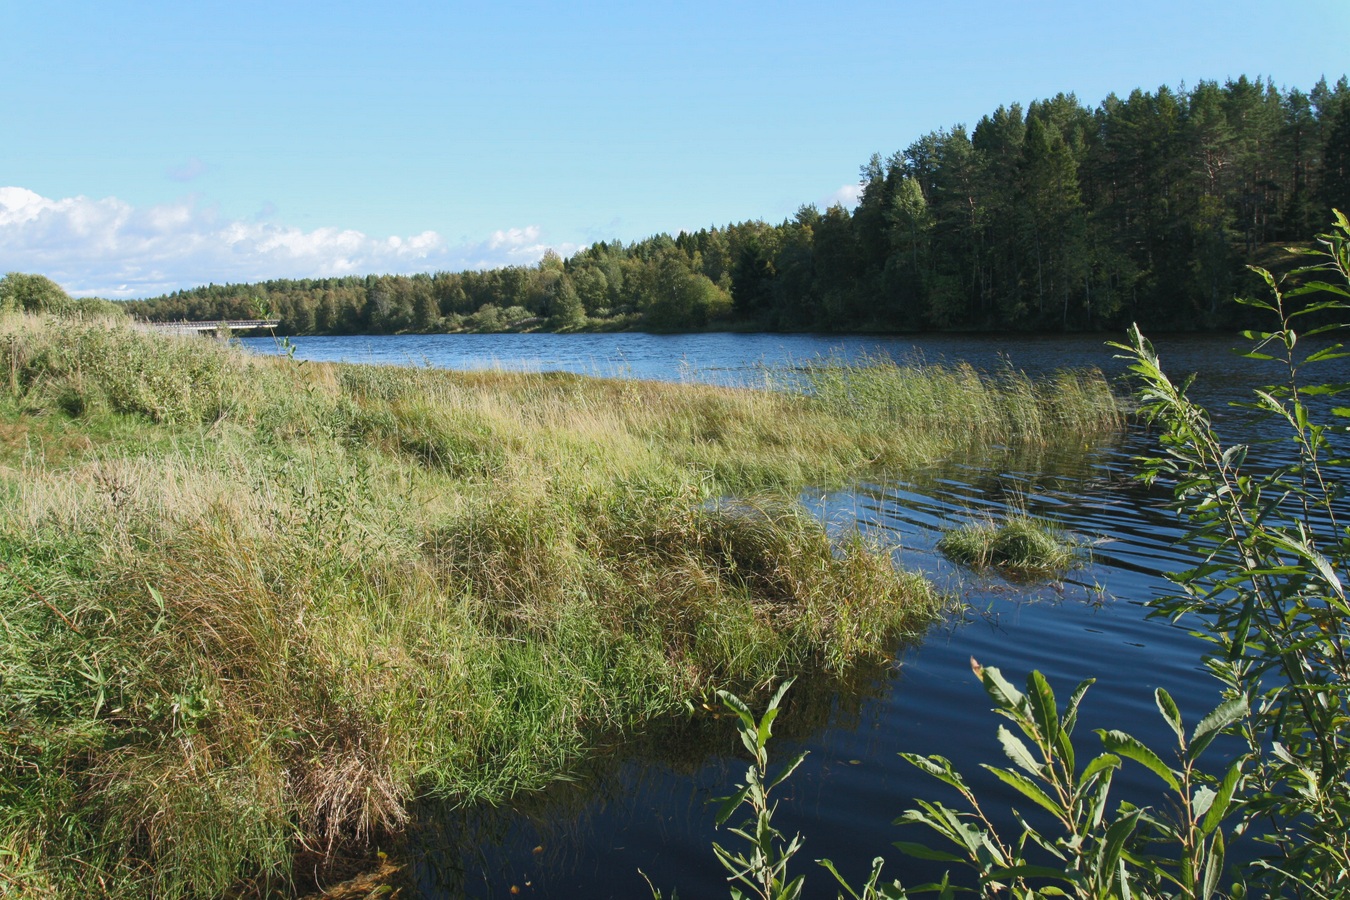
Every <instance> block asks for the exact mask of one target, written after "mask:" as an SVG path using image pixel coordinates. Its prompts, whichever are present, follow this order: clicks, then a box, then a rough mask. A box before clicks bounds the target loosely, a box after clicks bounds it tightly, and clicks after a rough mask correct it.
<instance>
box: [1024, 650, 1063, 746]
mask: <svg viewBox="0 0 1350 900" xmlns="http://www.w3.org/2000/svg"><path fill="white" fill-rule="evenodd" d="M1027 697H1028V698H1030V700H1031V714H1032V715H1033V716H1034V717H1035V720H1036V728H1037V730H1038V731H1039V732H1040V734H1041V739H1042V740H1043V741H1044V742H1045V745H1046V746H1047V747H1053V746H1054V744H1055V743H1056V741H1057V739H1058V737H1059V710H1058V709H1057V708H1056V706H1055V692H1054V691H1053V690H1051V688H1050V682H1048V681H1046V680H1045V676H1044V675H1042V674H1041V672H1040V670H1039V669H1032V670H1031V674H1030V675H1028V676H1027Z"/></svg>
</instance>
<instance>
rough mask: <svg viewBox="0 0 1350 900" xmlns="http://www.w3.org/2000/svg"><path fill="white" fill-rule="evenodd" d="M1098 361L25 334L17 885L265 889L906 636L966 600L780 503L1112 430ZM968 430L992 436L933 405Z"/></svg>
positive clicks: (127, 891) (1, 823)
mask: <svg viewBox="0 0 1350 900" xmlns="http://www.w3.org/2000/svg"><path fill="white" fill-rule="evenodd" d="M1073 377H1074V379H1075V383H1077V384H1079V385H1080V386H1081V395H1080V400H1081V402H1082V404H1083V405H1084V408H1083V409H1077V408H1076V407H1075V408H1073V409H1071V407H1073V403H1074V402H1078V401H1072V400H1071V399H1066V398H1065V396H1064V393H1063V392H1056V391H1048V392H1047V391H1042V390H1041V389H1040V388H1039V387H1036V386H1031V385H1030V383H1024V384H1014V383H1012V382H1009V381H1007V380H999V379H995V380H993V381H992V382H991V381H988V380H985V379H980V378H978V377H974V376H972V375H970V374H969V373H966V372H964V371H961V372H957V373H955V374H953V373H950V372H948V371H947V370H941V369H931V368H930V369H927V370H924V371H923V372H920V373H913V372H909V371H907V370H905V369H902V368H899V367H890V368H887V367H884V366H869V367H858V368H854V369H849V370H835V371H832V372H831V373H830V378H831V379H833V381H832V384H835V385H840V386H843V387H847V386H849V385H852V386H853V387H852V389H853V390H854V392H855V393H857V394H858V395H859V396H866V397H871V398H880V397H884V396H886V395H887V394H888V393H889V392H893V391H896V390H907V391H909V390H912V391H920V390H924V391H927V393H926V394H925V395H924V396H925V399H924V402H923V403H922V404H920V405H918V406H916V407H911V406H907V405H905V404H904V403H902V402H900V399H899V398H894V399H892V400H890V401H887V403H888V404H889V405H887V406H884V407H883V406H879V405H877V404H879V403H881V401H880V400H878V399H873V400H869V401H867V403H863V404H862V405H858V404H854V403H851V402H844V401H842V400H839V399H837V398H836V397H835V396H834V395H831V394H829V393H828V392H826V391H821V390H817V391H815V392H814V393H800V392H798V393H794V392H784V391H746V390H732V389H726V388H717V387H706V386H680V385H669V384H655V383H645V382H619V381H604V380H597V379H589V378H583V377H578V376H571V375H549V374H545V375H539V374H534V375H520V374H507V373H500V372H487V373H451V372H442V371H431V370H424V369H412V368H406V369H400V368H375V367H364V366H346V365H320V364H311V363H295V362H292V361H288V360H285V359H275V358H267V359H263V358H255V357H250V356H248V355H246V354H244V353H242V352H239V351H237V350H234V349H231V348H228V347H226V346H223V345H220V344H217V343H214V342H211V341H209V340H204V339H198V338H187V339H183V338H166V337H162V336H155V335H150V334H144V333H140V332H137V331H134V330H132V329H130V328H128V327H126V326H125V325H119V324H116V323H111V322H110V323H100V322H76V321H67V320H61V319H55V318H50V317H37V316H31V315H11V316H9V317H6V318H3V319H0V630H3V634H4V640H3V641H0V684H3V686H4V690H3V692H2V693H0V896H3V895H15V896H38V895H42V896H46V895H54V896H88V895H99V896H114V897H132V896H147V895H153V896H157V897H189V896H221V895H223V894H226V893H228V892H231V891H234V892H235V893H261V892H266V890H268V889H270V888H271V887H275V886H278V885H280V886H285V885H287V884H288V883H290V879H291V878H292V877H293V873H292V861H293V860H294V859H295V858H296V856H297V854H298V853H299V852H301V851H305V852H306V853H310V854H312V855H317V856H319V857H323V856H325V855H327V854H330V853H335V852H336V851H337V850H339V849H340V848H342V847H344V846H350V845H352V844H353V843H355V844H360V843H362V842H365V841H368V840H371V839H374V838H376V837H379V836H382V835H389V834H395V833H397V832H399V831H400V830H401V829H403V828H404V827H405V826H406V824H407V821H408V815H409V812H408V811H409V808H410V804H411V802H412V801H413V800H414V799H417V798H437V799H440V800H443V801H445V802H449V803H453V804H466V803H472V802H478V801H493V802H495V801H500V800H502V799H504V798H507V797H509V796H511V795H513V794H516V793H519V792H521V791H530V790H536V789H538V788H541V787H542V786H544V785H546V784H548V783H549V782H550V781H552V780H555V779H557V778H559V777H562V776H564V775H566V774H567V773H568V772H569V771H570V770H571V769H573V768H574V767H575V766H577V765H578V763H579V761H580V760H582V759H584V757H585V755H586V754H587V753H588V750H589V748H591V747H593V746H595V745H596V744H597V743H599V742H601V741H612V740H614V739H615V736H616V735H622V734H623V733H625V732H626V731H629V730H632V729H636V728H640V727H642V726H643V724H644V723H647V722H651V721H653V720H655V719H657V718H659V717H662V716H668V715H670V714H672V713H674V712H676V711H678V710H680V709H682V708H683V704H684V702H685V701H686V700H689V699H699V698H705V697H708V696H711V694H712V692H713V691H714V690H716V689H717V688H721V687H736V688H739V689H753V688H754V687H756V686H761V685H766V684H769V683H771V682H772V681H774V680H776V679H779V678H781V677H783V676H785V675H788V674H790V673H796V672H799V671H808V672H810V671H814V672H817V673H821V674H823V675H825V676H830V675H831V673H833V675H835V676H839V677H846V676H847V674H848V672H849V671H850V670H851V669H852V668H853V667H855V666H857V665H858V664H859V663H861V662H867V661H873V662H874V661H876V660H881V659H885V658H887V656H888V655H889V654H890V653H892V652H893V651H894V648H895V646H896V645H897V643H898V642H899V641H900V640H902V639H903V638H904V636H906V635H917V634H920V633H921V632H922V631H923V629H924V628H925V627H926V625H927V623H928V622H929V621H931V619H932V617H933V616H934V615H935V614H936V612H937V610H938V609H939V607H940V606H941V603H942V598H940V597H939V596H938V595H937V594H936V593H935V592H934V590H933V589H932V588H931V586H930V585H929V584H928V583H927V582H926V581H924V580H923V579H922V578H921V577H919V576H916V575H910V574H906V573H903V572H897V571H896V570H895V569H894V567H893V565H892V562H891V557H890V554H889V552H888V548H885V547H879V546H874V545H872V544H870V543H869V542H867V541H866V540H864V539H863V538H861V537H859V536H857V535H845V536H843V537H842V538H838V539H832V538H831V537H830V536H829V535H828V534H827V533H826V532H825V530H824V528H823V527H822V525H821V524H820V523H819V522H817V521H816V520H815V519H813V518H812V517H810V516H809V515H807V514H806V513H805V512H804V511H803V510H802V509H801V508H800V507H798V506H797V505H796V504H795V503H793V502H791V501H790V500H789V499H787V498H788V497H790V496H791V493H792V492H794V491H796V490H798V489H800V487H802V486H803V485H806V484H808V483H810V484H831V483H834V484H837V483H841V482H843V481H844V480H845V479H847V478H849V477H852V476H855V475H859V474H861V473H863V472H865V471H869V470H876V469H878V468H892V469H904V468H909V467H918V466H923V465H926V464H928V463H931V462H932V461H934V460H936V459H938V458H940V457H942V456H945V455H950V454H953V453H959V452H967V451H969V450H972V449H977V448H980V447H983V446H985V445H986V444H988V443H998V444H1001V445H1008V446H1025V447H1054V446H1058V445H1060V444H1064V445H1072V446H1081V445H1082V444H1083V443H1084V442H1085V441H1088V442H1091V441H1094V440H1096V439H1098V438H1100V437H1102V436H1104V435H1107V434H1110V433H1112V432H1113V431H1114V430H1115V429H1117V428H1118V427H1119V425H1120V421H1121V418H1120V416H1121V414H1120V411H1119V409H1118V408H1117V407H1116V406H1115V405H1114V401H1113V400H1112V399H1111V394H1110V391H1109V390H1108V388H1107V386H1106V385H1105V383H1104V382H1103V381H1102V379H1101V378H1100V377H1099V376H1096V377H1093V376H1081V375H1080V376H1073ZM843 387H841V390H842V389H843ZM844 396H847V394H845V395H844ZM869 403H870V404H872V405H870V406H869V405H868V404H869ZM1010 410H1013V411H1014V412H1010ZM1032 413H1035V417H1034V419H1033V418H1031V414H1032ZM976 415H980V416H982V417H984V418H985V419H987V421H989V422H995V421H997V422H999V423H1001V424H999V425H998V426H997V427H994V426H991V427H990V428H989V429H988V430H985V431H980V430H977V429H972V428H969V427H941V422H942V421H944V420H947V421H953V422H964V421H967V420H970V419H971V418H973V417H974V416H976ZM1020 419H1024V420H1025V421H1026V422H1027V423H1028V424H1027V425H1026V426H1025V427H1022V428H1020V429H1019V428H1018V427H1017V424H1016V422H1017V421H1018V420H1020ZM1033 421H1034V422H1035V423H1036V424H1035V425H1034V427H1032V425H1031V424H1030V423H1032V422H1033ZM733 498H735V499H733Z"/></svg>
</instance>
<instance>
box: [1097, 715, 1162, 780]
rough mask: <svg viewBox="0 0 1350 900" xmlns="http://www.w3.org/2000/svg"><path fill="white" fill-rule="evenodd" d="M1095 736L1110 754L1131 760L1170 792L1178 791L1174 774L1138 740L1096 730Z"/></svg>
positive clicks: (1124, 735)
mask: <svg viewBox="0 0 1350 900" xmlns="http://www.w3.org/2000/svg"><path fill="white" fill-rule="evenodd" d="M1097 734H1098V736H1099V737H1101V739H1102V744H1103V745H1105V747H1106V749H1107V750H1110V751H1111V752H1112V753H1116V754H1119V755H1120V756H1123V757H1125V758H1126V759H1132V760H1134V761H1135V762H1137V763H1139V764H1140V765H1142V766H1143V767H1144V768H1146V769H1148V770H1149V771H1150V772H1152V773H1153V774H1154V775H1157V776H1158V777H1159V778H1161V779H1162V780H1163V781H1164V782H1166V783H1167V785H1168V787H1170V788H1172V790H1174V791H1175V790H1180V789H1181V785H1180V783H1179V782H1178V781H1177V776H1176V773H1175V772H1173V771H1172V770H1171V769H1169V768H1168V767H1167V765H1166V764H1164V763H1163V761H1162V760H1161V759H1159V758H1158V754H1156V753H1154V752H1153V751H1152V750H1150V749H1149V748H1148V747H1146V746H1145V745H1144V744H1143V742H1142V741H1140V740H1139V739H1138V738H1135V737H1132V736H1130V735H1128V734H1126V733H1125V732H1123V731H1104V730H1102V729H1098V730H1097Z"/></svg>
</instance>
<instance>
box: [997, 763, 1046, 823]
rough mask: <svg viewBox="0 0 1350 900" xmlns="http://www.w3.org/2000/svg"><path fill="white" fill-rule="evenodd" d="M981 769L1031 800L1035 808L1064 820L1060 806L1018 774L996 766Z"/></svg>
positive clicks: (1031, 782)
mask: <svg viewBox="0 0 1350 900" xmlns="http://www.w3.org/2000/svg"><path fill="white" fill-rule="evenodd" d="M981 768H984V769H987V770H988V771H990V772H993V773H994V776H995V777H996V778H998V780H999V781H1001V782H1003V783H1004V784H1006V785H1008V787H1010V788H1012V789H1013V790H1015V791H1017V792H1018V793H1019V794H1021V795H1022V796H1023V797H1026V798H1027V799H1028V800H1031V801H1032V802H1033V803H1035V804H1036V805H1037V806H1040V807H1041V808H1042V809H1044V810H1046V811H1047V812H1049V813H1050V814H1051V815H1053V816H1055V817H1056V818H1059V819H1063V818H1065V812H1064V810H1063V809H1061V808H1060V805H1059V804H1058V803H1056V802H1055V801H1054V800H1052V799H1050V795H1049V794H1047V793H1045V791H1043V790H1041V789H1040V788H1039V787H1038V786H1037V785H1036V784H1035V782H1033V781H1032V780H1031V779H1030V778H1027V777H1026V776H1025V775H1023V774H1021V773H1020V772H1014V771H1012V770H1011V769H1000V768H998V767H997V766H981Z"/></svg>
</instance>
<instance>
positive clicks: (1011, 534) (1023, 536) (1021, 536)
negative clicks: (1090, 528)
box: [937, 513, 1085, 578]
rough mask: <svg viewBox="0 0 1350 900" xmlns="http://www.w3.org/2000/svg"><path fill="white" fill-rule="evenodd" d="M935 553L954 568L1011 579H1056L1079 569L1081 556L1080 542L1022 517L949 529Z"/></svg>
mask: <svg viewBox="0 0 1350 900" xmlns="http://www.w3.org/2000/svg"><path fill="white" fill-rule="evenodd" d="M937 549H938V551H939V552H941V553H942V555H943V556H945V557H947V558H948V559H949V560H951V561H952V562H954V563H956V564H957V565H961V566H969V567H971V568H975V569H985V568H990V567H996V568H998V569H1000V570H1001V571H1003V572H1005V573H1007V574H1008V575H1011V576H1013V577H1015V578H1042V577H1058V576H1060V575H1063V574H1064V573H1065V572H1067V571H1068V570H1069V569H1072V568H1076V567H1077V566H1079V565H1082V563H1083V559H1084V553H1085V545H1084V544H1083V543H1082V542H1081V541H1079V540H1077V539H1076V538H1074V537H1073V536H1072V535H1068V534H1065V533H1064V532H1063V531H1060V530H1059V529H1057V528H1055V527H1053V526H1051V525H1049V524H1047V523H1046V522H1043V521H1041V520H1039V519H1036V518H1034V517H1032V516H1029V515H1026V514H1025V513H1014V514H1012V515H1011V516H1009V517H1008V518H1007V519H1004V520H1003V521H1001V522H997V523H996V522H977V523H974V524H970V525H963V526H961V527H959V528H953V529H952V530H950V531H948V532H947V533H946V534H944V535H943V536H942V538H941V539H940V540H939V541H938V543H937Z"/></svg>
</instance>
